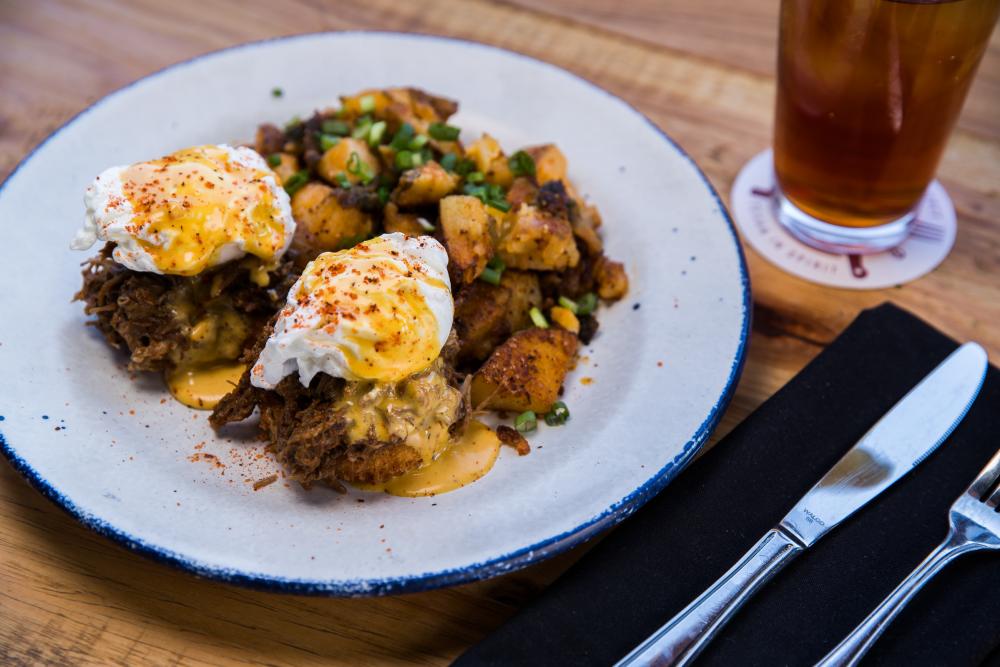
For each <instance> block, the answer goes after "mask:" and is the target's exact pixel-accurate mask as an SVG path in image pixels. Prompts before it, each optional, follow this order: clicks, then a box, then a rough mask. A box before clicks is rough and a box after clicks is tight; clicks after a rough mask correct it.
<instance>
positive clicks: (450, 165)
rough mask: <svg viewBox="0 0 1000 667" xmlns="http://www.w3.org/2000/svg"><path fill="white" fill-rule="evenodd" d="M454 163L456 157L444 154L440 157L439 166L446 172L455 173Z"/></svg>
mask: <svg viewBox="0 0 1000 667" xmlns="http://www.w3.org/2000/svg"><path fill="white" fill-rule="evenodd" d="M456 162H458V156H457V155H455V154H454V153H445V154H444V155H442V156H441V160H440V164H441V166H442V167H444V168H445V170H447V171H455V163H456Z"/></svg>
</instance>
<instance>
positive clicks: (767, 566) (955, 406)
mask: <svg viewBox="0 0 1000 667" xmlns="http://www.w3.org/2000/svg"><path fill="white" fill-rule="evenodd" d="M986 367H987V358H986V351H985V350H983V348H982V347H980V346H979V345H977V344H976V343H966V344H964V345H962V346H961V347H959V348H958V349H957V350H955V351H954V352H952V353H951V354H950V355H949V356H948V358H947V359H945V360H944V361H943V362H941V364H940V365H938V367H937V368H935V369H934V370H933V371H931V373H930V374H929V375H927V377H925V378H924V379H923V380H921V381H920V384H918V385H917V386H916V387H914V388H913V389H911V390H910V391H909V392H908V393H907V394H906V395H905V396H904V397H903V398H902V399H900V401H899V402H898V403H896V405H894V406H893V407H892V409H891V410H889V412H887V413H886V414H885V415H884V416H883V417H882V418H881V419H879V420H878V421H877V422H876V423H875V425H874V426H872V427H871V428H870V429H869V430H868V432H867V433H865V434H864V435H863V436H861V439H860V440H858V442H857V443H856V444H855V445H854V446H853V447H851V449H850V450H848V452H847V453H846V454H845V455H844V456H843V458H841V459H840V461H838V462H837V464H836V465H834V466H833V468H831V469H830V471H829V472H827V473H826V475H824V476H823V478H822V479H821V480H820V481H819V482H817V484H816V485H815V486H814V487H813V488H812V489H810V490H809V492H808V493H806V495H804V496H803V497H802V499H801V500H799V502H798V503H797V504H796V505H795V507H793V508H792V509H791V511H790V512H789V513H788V514H787V515H785V518H784V519H782V520H781V522H780V523H778V525H777V526H776V527H775V528H772V529H771V530H770V531H768V532H767V534H766V535H764V537H762V538H761V539H760V541H759V542H757V544H755V545H754V546H753V547H751V549H750V551H748V552H747V553H746V554H745V555H744V556H743V557H742V558H741V559H740V560H739V561H738V562H737V563H736V564H735V565H733V567H732V568H730V569H729V571H728V572H726V573H725V574H724V575H722V577H720V578H719V580H718V581H716V582H715V583H714V584H712V585H711V586H710V587H709V588H708V589H707V590H706V591H705V592H704V593H702V594H701V595H700V596H699V597H698V598H696V599H695V600H694V601H693V602H691V604H689V605H688V606H687V607H685V608H684V609H683V610H682V611H681V612H680V613H679V614H677V615H676V616H674V617H673V618H672V619H671V620H670V621H668V622H667V623H666V625H664V626H663V627H661V628H660V629H659V630H657V631H656V632H654V633H653V634H652V635H650V636H649V637H648V638H647V639H646V640H645V641H644V642H643V643H642V644H640V645H639V646H638V647H636V648H635V649H634V650H633V651H632V652H631V653H629V654H628V655H627V656H625V657H624V658H622V659H621V660H620V661H619V662H618V663H617V664H618V665H619V666H624V665H630V666H632V665H687V664H689V663H690V662H691V661H692V660H694V658H695V657H696V656H697V655H698V654H699V653H700V652H701V650H702V649H703V648H705V646H706V645H707V644H708V642H709V641H711V639H712V637H713V636H714V635H715V633H717V632H718V631H719V629H720V628H721V627H722V626H723V625H725V624H726V623H727V622H728V621H729V619H730V618H732V617H733V615H734V614H735V613H736V611H737V610H738V609H739V608H740V607H741V606H742V605H743V603H744V602H746V601H747V599H749V598H750V596H751V595H753V594H754V593H755V592H756V591H757V590H758V589H759V588H760V587H761V586H762V585H763V584H764V583H765V582H767V581H768V580H769V579H770V578H771V577H772V576H774V575H775V574H776V573H777V572H778V571H779V570H781V569H782V568H783V567H784V566H785V565H787V564H788V562H789V561H791V560H792V558H794V557H795V556H797V555H798V554H800V553H801V552H802V551H804V550H805V549H808V548H809V547H811V546H812V545H813V544H815V543H816V541H817V540H819V538H821V537H823V535H825V534H826V533H827V532H829V531H830V530H832V529H833V528H835V527H836V526H837V525H839V524H840V523H841V522H842V521H843V520H844V519H846V518H847V517H849V516H851V514H853V513H854V512H856V511H857V510H858V509H859V508H861V507H863V506H864V505H865V503H867V502H868V501H870V500H872V499H873V498H875V497H876V496H878V494H880V493H882V491H884V490H885V489H887V488H889V487H890V486H891V485H892V484H893V483H894V482H895V481H896V480H898V479H899V478H900V477H902V476H903V475H905V474H906V473H907V472H909V471H910V470H911V469H912V468H913V467H914V466H916V465H918V464H919V463H920V462H921V461H923V460H924V459H925V458H927V457H928V456H929V455H930V454H931V453H933V452H934V450H935V449H937V447H938V445H940V444H941V443H942V442H944V440H945V439H947V437H948V436H949V435H950V434H951V432H952V431H953V430H955V427H956V426H958V423H959V422H960V421H962V418H963V417H965V414H966V413H967V412H968V411H969V408H970V407H971V406H972V403H973V401H975V400H976V396H977V395H978V394H979V389H980V388H981V387H982V385H983V380H984V379H985V377H986Z"/></svg>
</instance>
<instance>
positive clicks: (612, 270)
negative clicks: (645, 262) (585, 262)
mask: <svg viewBox="0 0 1000 667" xmlns="http://www.w3.org/2000/svg"><path fill="white" fill-rule="evenodd" d="M594 277H595V278H596V279H597V295H598V296H599V297H601V298H602V299H608V300H611V301H616V300H618V299H620V298H622V297H623V296H625V293H626V292H628V276H627V275H626V274H625V266H624V265H623V264H622V263H621V262H613V261H611V260H610V259H608V258H607V257H604V256H603V255H602V256H601V257H600V258H599V259H598V260H597V264H596V266H595V267H594Z"/></svg>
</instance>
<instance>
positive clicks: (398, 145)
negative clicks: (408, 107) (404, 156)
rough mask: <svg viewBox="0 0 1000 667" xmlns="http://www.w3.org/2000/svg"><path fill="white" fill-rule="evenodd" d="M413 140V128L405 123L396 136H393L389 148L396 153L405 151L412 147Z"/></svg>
mask: <svg viewBox="0 0 1000 667" xmlns="http://www.w3.org/2000/svg"><path fill="white" fill-rule="evenodd" d="M412 138H413V126H412V125H410V124H409V123H403V124H402V125H401V126H400V127H399V129H398V130H396V134H395V135H393V137H392V141H390V142H389V147H390V148H392V149H393V150H395V151H401V150H404V149H405V148H406V147H407V146H409V145H410V139H412Z"/></svg>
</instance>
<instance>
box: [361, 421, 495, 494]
mask: <svg viewBox="0 0 1000 667" xmlns="http://www.w3.org/2000/svg"><path fill="white" fill-rule="evenodd" d="M499 453H500V439H499V438H497V435H496V433H494V432H493V430H492V429H491V428H490V427H488V426H486V425H485V424H483V423H481V422H478V421H472V422H469V425H468V426H467V427H466V428H465V430H464V431H463V432H462V433H461V435H459V436H458V438H456V439H455V440H453V441H452V442H451V443H450V445H449V446H448V448H447V449H446V450H445V451H444V453H442V454H441V456H439V457H438V458H437V459H435V460H434V461H432V462H431V463H429V464H427V465H425V466H424V467H422V468H418V469H417V470H414V471H412V472H408V473H406V474H405V475H400V476H399V477H394V478H393V479H391V480H389V481H388V482H385V483H383V484H370V485H369V484H366V485H358V487H359V488H363V489H365V490H368V491H385V492H386V493H388V494H390V495H393V496H405V497H410V498H414V497H417V496H435V495H438V494H440V493H448V492H449V491H454V490H455V489H459V488H461V487H463V486H465V485H466V484H471V483H472V482H475V481H476V480H477V479H479V478H480V477H482V476H483V475H485V474H486V473H488V472H489V471H490V469H491V468H492V467H493V464H494V463H496V460H497V456H498V455H499Z"/></svg>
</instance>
